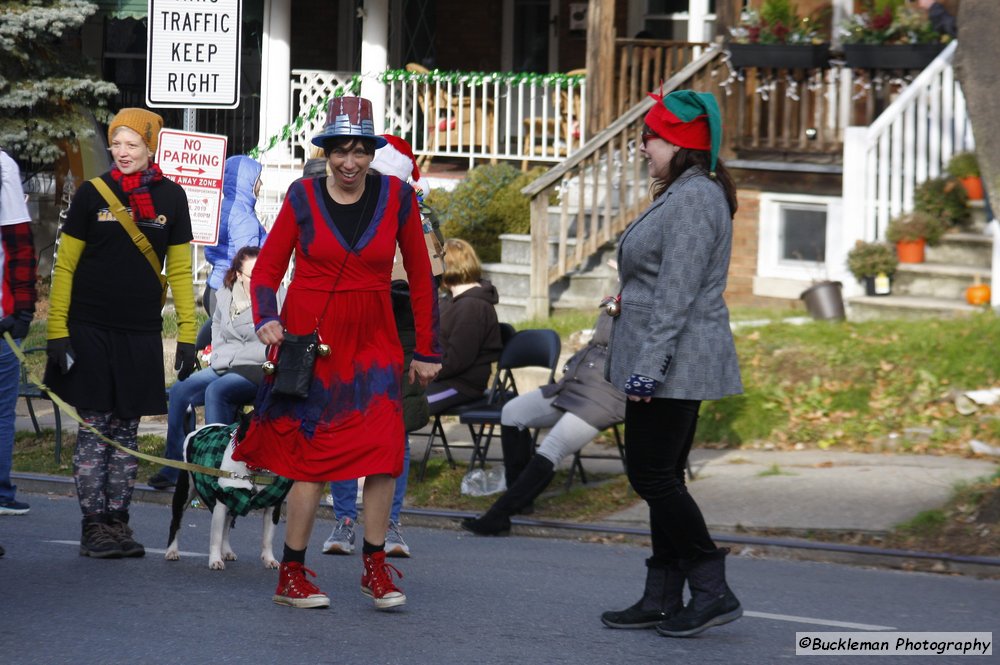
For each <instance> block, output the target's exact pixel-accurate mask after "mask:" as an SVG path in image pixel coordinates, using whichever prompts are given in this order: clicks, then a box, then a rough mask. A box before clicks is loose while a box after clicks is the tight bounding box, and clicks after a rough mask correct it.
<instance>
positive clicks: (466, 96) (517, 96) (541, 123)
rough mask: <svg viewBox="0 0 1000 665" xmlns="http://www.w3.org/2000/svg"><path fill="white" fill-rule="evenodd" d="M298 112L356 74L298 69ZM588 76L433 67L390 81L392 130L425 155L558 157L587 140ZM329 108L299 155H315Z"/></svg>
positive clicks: (296, 146)
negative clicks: (313, 141)
mask: <svg viewBox="0 0 1000 665" xmlns="http://www.w3.org/2000/svg"><path fill="white" fill-rule="evenodd" d="M292 76H293V79H292V99H291V100H290V111H291V113H290V117H293V118H302V117H303V114H305V113H307V112H308V111H309V110H310V109H313V108H315V107H316V105H317V104H319V103H320V102H321V101H322V100H323V99H325V98H327V97H329V96H331V95H332V94H333V93H334V91H335V90H337V89H338V88H347V87H349V85H350V83H351V80H352V78H353V76H354V74H353V73H352V72H331V71H322V70H312V69H309V70H307V69H296V70H293V72H292ZM585 99H586V81H585V79H584V78H583V77H569V78H567V77H565V76H553V77H551V78H548V79H546V78H544V77H542V78H538V77H526V78H525V79H521V80H518V79H517V78H508V79H506V80H505V79H502V78H498V77H491V76H490V75H484V74H471V73H459V72H430V73H428V74H426V75H414V76H413V78H410V79H406V80H390V81H388V82H386V118H385V131H386V132H389V133H392V134H397V135H399V136H402V137H403V138H405V139H407V140H408V141H409V142H410V145H411V146H412V147H413V153H414V154H415V155H417V156H418V157H427V158H433V157H439V156H447V157H461V158H468V160H469V166H470V167H472V166H474V165H475V162H476V161H482V160H490V161H496V160H499V159H504V160H518V161H522V162H545V163H556V162H559V161H561V160H562V159H564V158H565V157H566V156H567V155H569V154H572V153H573V152H575V151H576V150H578V149H579V148H580V146H581V145H583V143H584V142H586V140H587V123H586V113H587V108H586V102H585ZM325 120H326V114H325V112H320V113H317V114H315V115H314V116H313V118H312V119H308V118H304V119H303V121H302V122H301V124H300V125H299V126H298V127H297V128H296V130H295V131H294V132H293V133H292V137H291V139H290V143H291V145H290V146H289V148H290V149H291V154H293V155H296V156H298V157H303V156H307V155H308V154H309V152H310V151H311V149H312V145H311V144H310V143H309V139H310V138H311V137H312V136H314V135H315V134H317V133H319V131H320V130H321V129H322V127H323V123H324V122H325Z"/></svg>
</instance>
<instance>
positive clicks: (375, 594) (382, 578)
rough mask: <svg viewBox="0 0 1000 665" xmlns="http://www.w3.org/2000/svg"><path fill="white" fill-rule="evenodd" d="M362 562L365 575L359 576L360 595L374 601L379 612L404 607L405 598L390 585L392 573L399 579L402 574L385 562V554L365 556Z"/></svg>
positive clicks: (395, 587)
mask: <svg viewBox="0 0 1000 665" xmlns="http://www.w3.org/2000/svg"><path fill="white" fill-rule="evenodd" d="M362 560H363V562H364V564H365V574H364V575H362V576H361V593H363V594H365V595H366V596H370V597H371V598H372V599H373V600H374V601H375V607H377V608H378V609H380V610H387V609H389V608H391V607H398V606H399V605H405V604H406V596H404V595H403V592H402V591H401V590H400V589H399V588H398V587H397V586H396V585H395V584H393V583H392V573H396V575H398V576H399V577H400V579H402V577H403V573H401V572H399V569H398V568H396V567H395V566H394V565H392V564H391V563H386V562H385V552H375V554H371V555H368V554H365V555H364V556H363V557H362Z"/></svg>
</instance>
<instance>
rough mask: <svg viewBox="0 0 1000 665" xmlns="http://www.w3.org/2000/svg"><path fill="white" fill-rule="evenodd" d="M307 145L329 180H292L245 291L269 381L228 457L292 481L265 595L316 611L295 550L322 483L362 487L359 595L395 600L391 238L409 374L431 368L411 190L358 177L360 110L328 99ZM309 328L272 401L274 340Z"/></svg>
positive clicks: (366, 111) (427, 377)
mask: <svg viewBox="0 0 1000 665" xmlns="http://www.w3.org/2000/svg"><path fill="white" fill-rule="evenodd" d="M313 144H314V145H317V146H319V147H321V148H323V151H324V153H325V154H326V157H327V161H328V168H329V172H330V175H329V176H326V177H316V178H302V179H300V180H297V181H295V182H294V183H292V185H291V186H290V187H289V188H288V193H287V194H286V195H285V200H284V203H283V204H282V206H281V210H280V211H279V212H278V217H277V219H276V220H275V222H274V226H273V227H272V229H271V232H270V233H269V234H268V237H267V242H266V243H265V244H264V247H263V248H262V249H261V252H260V256H259V257H258V259H257V264H256V266H255V267H254V272H253V276H252V278H251V283H250V296H251V302H252V305H253V316H254V321H255V323H256V329H257V335H258V337H259V338H260V340H261V341H262V342H264V343H265V344H268V345H272V346H277V347H278V348H279V360H278V366H277V374H276V375H274V376H271V377H265V379H264V383H263V385H262V386H261V388H260V391H259V392H258V394H257V403H256V408H255V409H254V415H253V420H252V422H251V424H250V428H249V430H248V432H247V434H246V437H245V438H244V439H243V440H242V441H241V442H240V443H239V444H238V446H237V447H236V451H235V453H234V455H233V458H234V459H236V460H242V461H245V462H247V463H249V464H251V465H253V466H257V467H264V468H266V469H270V470H271V471H273V472H275V473H277V474H278V475H281V476H285V477H286V478H291V479H292V480H294V481H295V483H294V485H293V486H292V489H291V491H290V492H289V494H288V527H287V529H286V530H285V549H284V554H283V556H282V561H281V569H280V572H279V579H278V588H277V590H276V591H275V593H274V595H273V596H272V600H273V601H274V602H276V603H278V604H280V605H288V606H291V607H302V608H308V607H329V605H330V599H329V598H328V597H327V596H326V594H324V593H323V592H322V591H320V590H319V588H318V587H317V586H316V585H315V584H313V583H312V582H311V581H310V580H309V578H308V577H307V575H310V576H313V577H315V574H314V573H313V572H312V571H310V570H309V569H307V568H306V567H305V551H306V545H307V544H308V543H309V537H310V535H311V534H312V529H313V524H314V521H315V518H316V509H317V507H318V505H319V501H320V498H321V497H322V495H323V492H324V490H325V489H326V486H327V483H329V482H330V481H334V480H350V479H354V478H360V477H362V476H365V477H366V480H365V495H364V502H365V537H364V542H363V546H362V555H363V556H362V563H363V566H364V573H363V575H362V577H361V589H362V592H363V593H364V594H365V595H367V596H369V597H370V598H372V600H373V601H374V603H375V607H376V608H377V609H389V608H392V607H397V606H399V605H402V604H404V603H405V602H406V596H405V595H403V592H402V590H401V589H399V588H398V587H397V586H396V585H395V584H394V582H393V579H392V574H393V573H396V574H398V573H399V571H398V570H397V569H396V568H395V567H393V566H391V565H390V564H388V563H386V560H385V555H386V553H385V534H386V531H387V529H388V526H389V509H390V505H391V503H392V496H393V490H394V488H395V478H396V477H398V476H399V475H400V473H402V470H403V449H404V442H405V437H406V434H405V430H404V425H403V413H402V403H401V401H402V388H401V385H400V384H401V380H402V377H403V372H404V367H403V349H402V346H401V345H400V341H399V336H398V334H397V333H396V325H395V320H394V319H395V317H394V315H393V309H392V299H391V297H390V282H391V275H392V267H393V258H394V257H395V254H396V246H397V244H398V245H399V247H400V250H401V252H402V255H403V264H404V265H405V266H406V273H407V275H408V277H409V282H410V294H411V303H412V310H413V318H414V323H415V328H416V345H415V350H414V353H413V360H412V361H411V362H410V365H409V368H408V369H409V372H408V378H409V379H410V381H412V382H419V383H420V384H421V385H426V384H427V383H428V382H429V381H431V380H432V379H433V378H434V377H435V376H436V375H437V372H438V370H439V369H440V367H441V365H440V362H441V352H440V350H439V347H438V341H437V321H438V312H437V298H436V297H435V289H434V279H433V277H432V275H431V266H430V258H429V257H428V255H427V247H426V244H425V242H424V234H423V229H422V227H421V223H420V211H419V209H418V204H417V197H416V195H415V194H414V191H413V188H412V187H410V186H409V185H407V184H405V183H404V182H402V181H401V180H399V179H398V178H392V177H390V176H384V175H382V176H376V175H374V174H370V173H369V168H370V166H371V162H372V157H373V156H374V155H375V150H376V148H378V147H380V146H382V145H384V144H385V139H384V138H382V137H380V136H376V135H375V133H374V123H373V121H372V107H371V102H370V101H368V100H367V99H363V98H360V97H336V98H334V99H332V100H331V101H330V103H329V107H328V109H327V122H326V126H325V127H324V128H323V131H322V133H320V134H319V135H318V136H316V137H314V138H313ZM293 251H294V252H295V257H296V259H295V274H294V276H293V277H292V281H291V284H290V285H289V287H288V294H287V296H286V298H285V303H284V306H283V307H282V308H281V309H280V310H279V308H278V302H277V291H278V286H279V285H280V284H281V280H282V278H283V277H284V275H285V272H286V270H287V269H288V264H289V260H290V259H291V256H292V252H293ZM314 331H316V332H318V334H319V338H320V342H321V343H322V344H324V345H327V346H328V350H329V353H322V352H320V353H318V354H317V357H316V359H315V366H314V369H313V374H312V381H311V384H310V386H309V390H308V395H307V396H305V397H304V398H303V397H293V396H288V395H282V394H277V393H275V391H274V379H275V377H276V376H280V374H281V372H282V366H281V360H280V345H281V344H282V342H283V341H284V340H285V335H286V334H289V335H309V334H310V333H312V332H314Z"/></svg>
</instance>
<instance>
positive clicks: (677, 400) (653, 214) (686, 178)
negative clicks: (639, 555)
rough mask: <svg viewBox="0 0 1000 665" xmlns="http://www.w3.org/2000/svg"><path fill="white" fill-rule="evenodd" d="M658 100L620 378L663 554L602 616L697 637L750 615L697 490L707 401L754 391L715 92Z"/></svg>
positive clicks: (627, 236) (630, 238) (616, 380)
mask: <svg viewBox="0 0 1000 665" xmlns="http://www.w3.org/2000/svg"><path fill="white" fill-rule="evenodd" d="M650 96H651V97H652V98H653V99H654V100H655V104H654V106H653V108H652V109H651V110H650V111H649V113H647V114H646V117H645V123H646V125H645V127H644V128H643V133H642V137H641V139H642V154H643V155H644V156H645V157H646V161H647V163H648V165H649V175H650V178H651V179H652V193H653V199H654V200H653V203H652V204H650V206H649V207H648V208H646V210H645V211H644V212H643V213H642V214H640V215H639V217H638V218H637V219H636V220H635V221H634V222H632V224H631V225H630V226H629V227H628V228H627V229H626V230H625V232H624V233H623V234H622V236H621V238H620V240H619V243H618V273H619V279H620V283H621V292H620V293H619V296H618V298H617V299H615V300H614V301H613V303H612V306H611V313H613V314H614V315H616V316H617V318H616V319H615V322H614V327H613V330H612V333H611V341H610V344H609V350H610V354H609V358H608V371H607V373H608V376H609V379H610V380H611V383H612V384H613V385H615V386H617V387H618V388H619V389H620V390H622V391H623V392H625V394H626V395H627V397H628V401H627V402H626V407H625V454H626V459H628V477H629V482H630V483H631V484H632V487H633V488H634V489H635V491H636V493H637V494H638V495H639V496H641V497H642V498H643V499H644V500H645V501H646V503H647V504H648V505H649V522H650V530H651V535H652V544H653V553H652V556H651V557H650V558H649V559H647V560H646V567H647V572H646V586H645V590H644V592H643V595H642V598H641V599H640V600H639V601H638V602H637V603H635V604H634V605H632V606H631V607H629V608H628V609H625V610H621V611H615V612H605V613H604V614H603V615H602V616H601V620H602V621H603V622H604V623H605V625H607V626H610V627H612V628H651V627H654V626H655V627H656V630H657V631H658V632H659V633H660V634H662V635H666V636H670V637H687V636H690V635H696V634H698V633H700V632H701V631H703V630H705V629H706V628H709V627H710V626H716V625H720V624H723V623H727V622H729V621H733V620H735V619H737V618H739V617H740V616H741V615H742V613H743V610H742V609H741V607H740V603H739V601H738V600H737V599H736V596H735V595H733V592H732V591H731V590H730V589H729V586H728V585H727V584H726V575H725V556H726V554H727V553H728V550H725V549H722V548H719V547H717V546H716V545H715V543H714V542H713V541H712V538H711V536H710V535H709V533H708V528H707V527H706V526H705V520H704V518H703V517H702V514H701V511H700V510H699V509H698V505H697V504H696V503H695V501H694V499H693V498H692V497H691V495H690V494H688V491H687V487H686V486H685V485H684V469H685V466H686V463H687V457H688V453H689V452H690V451H691V443H692V441H693V440H694V434H695V427H696V425H697V422H698V408H699V406H700V405H701V402H702V400H709V399H719V398H722V397H725V396H727V395H735V394H739V393H741V392H743V385H742V383H741V381H740V370H739V365H738V364H737V359H736V348H735V346H734V344H733V336H732V333H731V332H730V329H729V311H728V310H727V308H726V303H725V301H724V300H723V297H722V295H723V292H724V291H725V289H726V276H727V274H728V272H729V256H730V251H731V248H732V238H733V215H734V214H735V212H736V187H735V186H734V184H733V180H732V178H731V177H730V176H729V173H728V171H727V170H726V167H725V166H724V165H723V164H722V161H721V160H719V158H718V155H719V145H720V143H721V140H722V123H721V119H720V115H719V107H718V105H717V104H716V101H715V97H713V96H712V95H711V94H710V93H703V92H694V91H692V90H680V91H676V92H672V93H670V94H669V95H667V96H666V97H660V96H658V95H650ZM685 582H687V585H688V587H689V589H690V593H691V600H690V601H689V603H688V605H687V606H686V607H685V606H684V604H683V590H684V584H685Z"/></svg>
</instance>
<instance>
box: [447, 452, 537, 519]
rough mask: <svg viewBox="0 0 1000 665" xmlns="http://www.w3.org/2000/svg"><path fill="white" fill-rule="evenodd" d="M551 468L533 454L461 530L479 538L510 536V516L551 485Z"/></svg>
mask: <svg viewBox="0 0 1000 665" xmlns="http://www.w3.org/2000/svg"><path fill="white" fill-rule="evenodd" d="M554 475H555V469H554V466H553V464H552V462H551V461H549V459H548V458H547V457H543V456H542V455H535V456H534V457H532V458H531V461H530V462H528V466H526V467H525V468H524V471H522V472H521V475H520V476H519V477H518V479H517V482H515V483H514V485H513V487H510V488H509V489H508V490H507V491H506V492H504V493H503V496H501V497H500V498H499V499H497V500H496V502H495V503H494V504H493V505H492V506H490V509H489V510H487V511H486V513H485V514H483V515H482V517H478V518H476V519H473V518H471V517H467V518H465V519H464V520H462V528H463V529H466V530H467V531H471V532H473V533H476V534H479V535H481V536H499V535H506V534H508V533H510V516H511V515H514V514H516V513H518V512H520V511H521V509H523V508H524V507H525V506H526V505H528V504H529V503H531V502H532V501H534V500H535V497H537V496H538V495H539V494H541V493H542V492H543V491H545V488H546V487H548V486H549V483H550V482H552V477H553V476H554Z"/></svg>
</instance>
